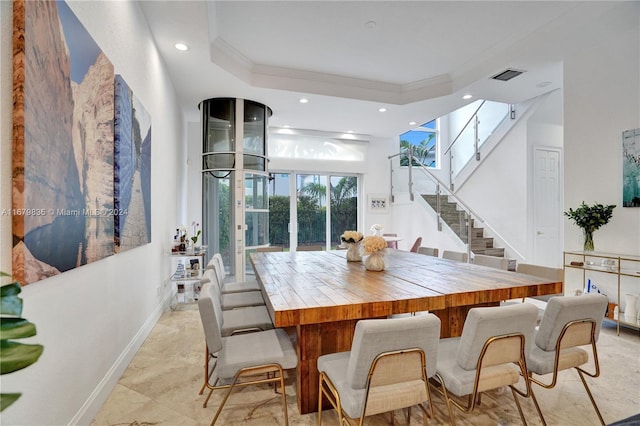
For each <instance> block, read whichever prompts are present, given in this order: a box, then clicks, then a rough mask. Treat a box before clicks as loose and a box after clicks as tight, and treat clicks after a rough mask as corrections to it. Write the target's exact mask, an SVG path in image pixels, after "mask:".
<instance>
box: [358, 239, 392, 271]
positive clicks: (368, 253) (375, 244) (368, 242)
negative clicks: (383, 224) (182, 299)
mask: <svg viewBox="0 0 640 426" xmlns="http://www.w3.org/2000/svg"><path fill="white" fill-rule="evenodd" d="M386 248H387V241H386V240H385V239H384V238H382V237H381V236H379V235H370V236H368V237H364V239H363V240H362V249H363V251H364V254H365V258H364V262H363V263H364V267H365V268H367V270H369V271H382V270H383V269H384V251H385V249H386Z"/></svg>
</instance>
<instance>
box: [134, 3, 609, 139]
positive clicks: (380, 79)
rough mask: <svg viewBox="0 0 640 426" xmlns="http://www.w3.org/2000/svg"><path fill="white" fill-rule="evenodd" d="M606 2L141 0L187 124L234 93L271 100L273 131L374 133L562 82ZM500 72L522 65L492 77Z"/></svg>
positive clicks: (517, 98) (395, 131) (516, 98)
mask: <svg viewBox="0 0 640 426" xmlns="http://www.w3.org/2000/svg"><path fill="white" fill-rule="evenodd" d="M611 3H612V2H592V1H589V2H572V1H548V2H543V1H495V2H487V1H466V2H458V1H406V2H405V1H306V0H298V1H141V2H140V4H141V7H142V10H143V11H144V14H145V15H146V17H147V20H148V23H149V27H150V28H151V31H152V33H153V36H154V38H155V40H156V43H157V45H158V49H159V51H160V55H161V56H162V58H163V60H164V62H165V64H166V66H167V67H168V70H169V73H170V75H171V78H172V80H173V82H174V85H175V88H176V92H177V93H178V97H179V101H180V103H181V106H182V109H183V111H184V113H185V116H186V117H187V119H188V120H189V121H198V120H199V115H198V109H197V105H198V103H199V102H200V101H202V100H204V99H208V98H213V97H239V98H246V99H252V100H256V101H259V102H262V103H265V104H267V105H268V106H269V107H271V108H272V110H273V116H272V118H271V121H270V125H272V126H276V127H283V126H287V125H288V126H291V127H293V128H298V129H314V130H325V131H332V132H346V131H354V132H355V133H359V134H368V135H372V136H378V137H396V136H397V135H399V134H400V133H403V132H405V131H407V130H410V129H411V127H412V126H410V125H409V124H408V123H409V122H410V121H416V122H418V124H421V123H424V122H426V121H429V120H431V119H433V118H436V117H438V116H440V115H443V114H445V113H447V112H449V111H451V110H453V109H455V108H457V107H459V106H462V105H464V104H465V103H467V102H471V101H473V100H475V99H478V98H483V99H491V100H496V101H502V102H509V103H516V102H521V101H523V100H526V99H529V98H532V97H535V96H538V95H540V94H543V93H545V92H548V91H550V90H554V89H557V88H559V87H562V59H563V57H564V55H566V54H567V52H570V51H571V49H572V48H574V46H577V45H578V44H579V43H581V44H584V41H585V37H586V38H588V37H591V36H593V35H591V34H590V32H589V29H590V28H592V27H591V25H590V23H591V22H593V21H594V20H595V19H598V17H600V16H601V15H602V14H604V13H606V10H607V9H608V7H610V5H611ZM176 42H184V43H186V44H187V45H188V46H189V47H190V49H189V50H188V51H186V52H180V51H178V50H176V49H175V48H174V44H175V43H176ZM506 68H515V69H519V70H524V71H526V72H525V73H524V74H522V75H521V76H519V77H516V78H515V79H513V80H511V81H509V82H501V81H494V80H490V77H491V76H492V75H495V74H496V73H499V72H501V71H503V70H505V69H506ZM541 83H543V84H545V85H544V86H543V87H541V86H542V84H541ZM465 93H471V94H473V95H474V98H473V99H472V100H471V101H463V100H462V95H463V94H465ZM301 97H306V98H308V99H309V102H308V103H307V104H301V103H300V102H299V99H300V98H301ZM379 107H386V108H387V112H385V113H380V112H378V108H379Z"/></svg>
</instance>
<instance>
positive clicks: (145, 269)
mask: <svg viewBox="0 0 640 426" xmlns="http://www.w3.org/2000/svg"><path fill="white" fill-rule="evenodd" d="M69 4H70V6H71V8H72V10H73V11H74V13H75V14H76V15H77V16H78V18H79V19H80V21H81V22H82V23H83V24H84V26H85V27H86V28H87V30H88V31H89V33H90V34H91V35H92V36H93V38H94V39H95V40H96V42H97V43H98V45H99V46H100V47H101V48H102V49H103V51H104V52H105V53H106V55H107V57H108V58H109V59H110V60H111V62H112V63H113V64H114V67H115V71H116V73H119V74H122V75H123V77H124V78H125V80H126V81H127V83H128V84H129V86H130V87H131V89H132V90H133V92H134V93H135V94H136V96H137V97H138V98H139V99H140V100H141V102H142V103H143V104H144V105H145V107H146V108H147V109H148V111H149V113H150V115H151V117H152V156H151V158H152V168H151V188H152V198H151V205H152V215H151V233H152V236H151V241H152V242H151V243H150V244H147V245H145V246H142V247H138V248H136V249H132V250H130V251H127V252H124V253H120V254H116V255H114V256H110V257H108V258H106V259H103V260H100V261H98V262H95V263H92V264H89V265H85V266H82V267H79V268H76V269H74V270H72V271H68V272H65V273H63V274H60V275H58V276H55V277H52V278H49V279H46V280H43V281H40V282H37V283H33V284H29V285H27V286H25V287H24V288H23V293H22V296H23V298H24V303H25V307H24V311H23V315H24V317H25V318H27V319H29V320H30V321H32V322H33V323H35V324H36V326H37V331H38V334H37V336H35V337H33V338H31V339H29V340H31V341H33V342H37V343H41V344H43V345H44V353H43V355H42V356H41V358H40V359H39V360H38V362H37V363H35V364H33V365H31V366H29V367H28V368H26V369H24V370H21V371H19V372H15V373H12V374H9V375H3V376H2V391H3V392H13V391H17V392H22V393H23V395H22V397H21V398H20V399H19V400H18V401H17V402H15V403H14V404H13V405H12V406H11V407H9V408H8V409H6V410H5V411H3V413H2V423H3V424H14V425H18V424H20V425H54V424H55V425H62V424H70V423H71V424H89V423H90V422H91V420H92V418H93V416H94V415H95V413H96V412H97V410H99V408H100V406H101V405H102V403H103V401H104V400H105V399H106V397H107V396H108V395H109V392H110V391H111V388H112V387H113V385H115V383H116V382H117V380H118V378H119V376H120V374H121V373H122V371H124V369H125V368H126V366H127V365H128V363H129V360H130V359H131V357H132V356H133V355H134V354H135V352H136V350H137V349H138V347H139V346H140V345H141V344H142V342H143V340H144V338H145V337H146V336H147V334H148V333H149V331H150V330H151V328H152V326H153V325H154V324H155V322H156V320H157V318H158V317H159V315H160V314H161V313H162V311H163V309H164V306H163V303H164V304H166V299H165V296H166V294H167V293H166V292H167V291H168V287H166V288H165V286H164V285H163V283H164V280H165V278H166V277H167V276H168V274H169V266H168V262H167V257H166V253H167V252H168V245H169V235H170V233H171V230H172V229H174V228H175V225H176V215H177V213H176V212H177V210H178V203H177V201H176V192H177V190H176V188H177V182H176V179H175V176H177V175H179V169H180V167H181V166H180V165H179V161H180V158H181V154H180V152H179V148H178V147H179V146H180V144H177V143H176V141H179V140H183V139H184V136H183V130H182V127H181V126H182V124H181V122H182V117H181V114H180V112H179V110H178V109H177V107H176V105H177V102H176V95H175V90H174V88H173V85H172V83H171V81H170V80H169V78H168V74H167V72H166V70H165V68H164V64H163V63H162V61H161V60H160V57H159V55H158V52H157V49H156V46H155V44H154V42H153V39H152V38H151V37H150V33H149V30H148V27H147V23H146V20H145V18H144V16H143V15H142V12H141V10H140V7H139V5H138V3H137V2H84V1H74V2H69ZM0 18H1V21H2V30H1V31H2V33H1V37H0V38H1V39H2V42H1V48H2V50H1V61H0V62H1V64H2V65H1V71H2V76H1V81H0V88H1V94H2V96H1V105H2V110H1V113H0V123H1V131H0V137H1V144H0V164H1V165H2V167H1V169H2V173H1V175H0V179H1V180H0V183H1V184H2V185H1V190H0V197H1V198H0V201H1V207H2V208H10V207H11V184H10V182H11V181H10V177H11V146H12V136H11V126H12V116H11V114H12V103H11V93H12V80H11V75H12V71H11V66H12V54H11V29H12V23H11V22H12V3H11V2H6V1H1V2H0ZM133 35H135V37H133ZM0 220H1V222H0V232H1V233H0V243H1V245H0V250H1V252H0V254H1V255H2V256H1V262H0V267H1V269H2V270H3V271H7V272H9V271H10V268H11V221H10V218H9V217H6V216H3V217H1V218H0ZM161 292H165V293H163V294H159V293H161Z"/></svg>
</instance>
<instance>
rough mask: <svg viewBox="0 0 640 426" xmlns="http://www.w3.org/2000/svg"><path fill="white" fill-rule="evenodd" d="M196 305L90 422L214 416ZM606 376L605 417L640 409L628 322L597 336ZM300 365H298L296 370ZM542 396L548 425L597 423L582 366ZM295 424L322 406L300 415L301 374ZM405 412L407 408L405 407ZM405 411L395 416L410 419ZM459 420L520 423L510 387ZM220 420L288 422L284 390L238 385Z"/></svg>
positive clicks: (164, 320) (135, 423) (160, 327)
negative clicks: (206, 391) (204, 389)
mask: <svg viewBox="0 0 640 426" xmlns="http://www.w3.org/2000/svg"><path fill="white" fill-rule="evenodd" d="M196 306H197V305H188V306H187V307H186V308H185V309H181V310H175V311H167V312H165V313H164V315H163V316H162V317H161V319H160V320H159V321H158V323H157V324H156V325H155V327H154V329H153V330H152V332H151V334H150V335H149V337H148V338H147V340H146V341H145V343H144V344H143V345H142V347H141V348H140V350H139V352H138V353H137V354H136V355H135V357H134V359H133V360H132V362H131V365H129V367H128V368H127V370H126V371H125V373H124V374H123V375H122V377H121V378H120V380H119V382H118V384H117V385H116V386H115V388H114V389H113V391H112V392H111V395H110V396H109V398H108V399H107V401H106V402H105V404H104V406H103V407H102V409H101V410H100V412H99V413H98V415H97V416H96V418H95V419H94V421H93V422H92V424H91V426H106V425H132V426H150V425H205V424H209V423H210V422H211V419H212V418H213V415H214V413H215V410H216V409H217V407H218V403H219V402H220V400H221V394H222V392H220V391H217V392H214V393H213V396H212V397H211V400H210V401H209V404H208V406H207V408H203V407H202V403H203V401H204V398H205V397H204V396H200V395H198V391H199V390H200V387H201V385H202V381H203V360H204V343H203V342H204V335H203V332H202V326H201V323H200V317H199V315H198V311H197V308H196ZM598 350H599V357H600V365H601V376H600V377H599V378H597V379H590V380H589V381H588V383H589V384H590V387H591V390H592V392H593V394H594V397H595V399H596V401H597V402H598V405H599V407H600V410H601V412H602V415H603V417H604V419H605V421H606V422H607V423H611V422H614V421H617V420H620V419H623V418H626V417H628V416H631V415H633V414H637V413H640V334H639V333H638V332H637V331H632V330H628V329H622V330H621V333H620V336H617V335H616V329H615V327H614V326H611V325H604V326H603V329H602V332H601V334H600V339H599V342H598ZM293 374H294V373H292V375H293ZM536 396H537V397H538V401H539V402H540V405H541V407H542V410H543V412H544V413H545V417H546V420H547V423H548V424H549V425H562V426H564V425H576V426H578V425H580V426H583V425H597V424H599V422H598V418H597V416H596V414H595V412H594V411H593V408H592V407H591V404H590V402H589V399H588V397H587V395H586V393H585V391H584V388H583V387H582V384H581V383H580V380H579V377H578V375H577V373H575V372H574V371H565V372H563V373H562V375H561V384H559V385H558V386H557V387H556V388H555V389H552V390H544V389H540V388H538V389H537V392H536ZM433 399H434V405H435V417H434V418H433V419H429V424H430V425H441V424H442V425H445V424H449V418H448V415H447V409H446V406H445V404H444V401H443V399H442V397H441V396H440V395H438V394H437V393H434V394H433ZM287 402H288V411H289V424H290V425H315V424H317V414H315V413H314V414H306V415H301V414H300V413H299V411H298V407H297V404H296V397H295V378H294V377H292V376H291V377H288V379H287ZM521 402H522V405H523V409H524V410H525V416H526V417H527V420H528V421H529V424H534V425H536V424H541V422H540V420H539V419H538V417H537V415H536V412H535V408H534V406H533V403H531V401H530V400H521ZM404 413H406V411H405V412H404ZM404 413H403V412H400V411H397V412H396V413H395V420H396V424H408V423H407V419H406V416H405V414H404ZM411 413H412V418H411V424H422V419H421V414H420V410H418V409H414V410H412V411H411ZM322 420H323V424H325V425H337V416H336V415H335V412H334V411H333V410H325V411H324V412H323V416H322ZM456 421H457V424H459V425H512V424H513V425H518V424H520V420H519V417H518V413H517V409H516V407H515V404H514V402H513V398H512V396H511V392H509V391H507V392H496V391H494V392H488V393H487V394H486V395H484V396H483V398H482V405H481V406H480V408H479V409H478V410H477V411H476V412H474V413H472V414H462V413H460V412H459V411H458V412H456ZM217 424H219V425H256V426H258V425H260V426H263V425H282V424H284V421H283V418H282V409H281V405H280V399H279V396H278V395H276V394H275V393H274V392H273V389H272V388H269V387H268V386H267V385H264V386H262V387H245V388H244V389H242V390H239V391H235V392H234V393H233V394H232V395H231V397H230V399H229V401H228V402H227V405H226V406H225V408H224V410H223V412H222V414H221V417H220V419H219V420H218V423H217ZM366 424H369V425H386V424H390V418H389V415H384V416H383V415H380V416H374V417H372V418H368V419H367V422H366Z"/></svg>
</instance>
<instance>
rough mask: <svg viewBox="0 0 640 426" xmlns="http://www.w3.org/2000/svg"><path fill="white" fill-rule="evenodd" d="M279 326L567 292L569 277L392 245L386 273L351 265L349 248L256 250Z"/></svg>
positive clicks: (268, 300)
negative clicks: (523, 271) (553, 277)
mask: <svg viewBox="0 0 640 426" xmlns="http://www.w3.org/2000/svg"><path fill="white" fill-rule="evenodd" d="M250 259H251V264H252V265H253V268H254V270H255V273H256V278H257V279H258V281H259V282H260V283H261V285H262V288H263V293H264V295H265V296H266V297H265V302H266V304H267V309H268V310H269V313H270V315H271V317H272V320H273V322H274V325H275V326H276V327H289V326H296V325H304V324H317V323H323V322H333V321H343V320H353V319H362V318H377V317H384V316H387V315H391V314H399V313H407V312H417V311H437V310H442V309H447V308H451V307H457V306H469V305H481V304H486V303H499V302H500V301H501V300H507V299H518V298H523V297H528V296H540V295H546V294H556V293H561V292H562V282H553V281H550V280H548V279H545V278H540V277H534V276H531V275H525V274H520V273H516V272H511V271H503V270H499V269H495V268H489V267H485V266H481V265H474V264H469V263H461V262H455V261H451V260H447V259H442V258H437V257H432V256H426V255H423V254H419V253H411V252H406V251H401V250H390V249H387V250H386V254H385V270H384V271H380V272H374V271H368V270H366V269H365V267H364V265H363V263H362V262H347V260H346V250H335V251H334V250H331V251H315V252H265V253H252V254H251V255H250Z"/></svg>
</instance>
